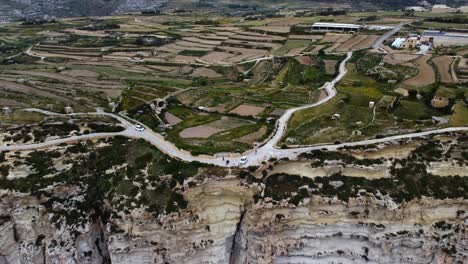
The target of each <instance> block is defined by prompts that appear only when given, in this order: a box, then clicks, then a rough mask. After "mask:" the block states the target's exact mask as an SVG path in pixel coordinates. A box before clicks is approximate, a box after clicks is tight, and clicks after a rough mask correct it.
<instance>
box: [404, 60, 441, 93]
mask: <svg viewBox="0 0 468 264" xmlns="http://www.w3.org/2000/svg"><path fill="white" fill-rule="evenodd" d="M430 58H431V55H423V56H421V57H419V58H418V59H416V60H415V61H413V62H412V63H410V64H409V65H408V66H416V67H417V68H418V74H417V75H416V76H414V77H411V78H409V79H406V80H405V81H404V82H403V83H404V84H407V85H411V86H415V87H422V86H426V85H429V84H432V83H434V82H435V81H436V76H435V73H434V70H433V69H432V66H431V65H429V64H428V63H427V61H428V60H429V59H430Z"/></svg>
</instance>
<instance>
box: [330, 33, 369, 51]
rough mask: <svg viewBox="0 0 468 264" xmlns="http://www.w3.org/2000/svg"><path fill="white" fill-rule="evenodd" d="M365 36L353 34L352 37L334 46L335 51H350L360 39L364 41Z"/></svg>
mask: <svg viewBox="0 0 468 264" xmlns="http://www.w3.org/2000/svg"><path fill="white" fill-rule="evenodd" d="M366 38H367V36H365V35H355V36H354V37H352V38H350V39H349V40H347V41H345V42H344V43H343V44H341V45H340V46H339V47H338V48H336V49H335V50H336V51H343V52H344V51H350V50H352V48H353V47H354V46H355V45H357V44H358V43H360V42H361V41H364V40H365V39H366Z"/></svg>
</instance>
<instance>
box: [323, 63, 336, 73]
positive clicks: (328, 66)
mask: <svg viewBox="0 0 468 264" xmlns="http://www.w3.org/2000/svg"><path fill="white" fill-rule="evenodd" d="M323 62H324V63H325V72H326V73H327V74H330V75H333V74H335V73H336V65H337V64H338V61H336V60H324V61H323Z"/></svg>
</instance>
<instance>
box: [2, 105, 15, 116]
mask: <svg viewBox="0 0 468 264" xmlns="http://www.w3.org/2000/svg"><path fill="white" fill-rule="evenodd" d="M2 113H3V114H4V115H9V114H11V113H13V110H11V108H10V107H8V106H5V107H3V108H2Z"/></svg>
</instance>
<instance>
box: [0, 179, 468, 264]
mask: <svg viewBox="0 0 468 264" xmlns="http://www.w3.org/2000/svg"><path fill="white" fill-rule="evenodd" d="M253 190H254V189H252V188H248V187H245V186H244V187H243V186H241V185H240V184H239V181H238V180H217V181H212V182H207V183H205V184H204V185H203V186H201V187H197V188H195V189H193V190H190V191H189V193H188V196H189V197H190V198H189V201H190V206H189V208H190V210H189V211H186V212H182V213H174V214H171V215H165V216H162V217H159V218H154V217H152V216H151V215H149V214H148V213H146V212H144V211H140V210H134V211H132V212H131V213H129V214H127V215H125V216H124V217H123V218H122V219H121V220H119V221H116V222H114V223H112V224H111V223H109V224H107V226H106V227H103V226H102V224H101V223H100V222H99V221H96V222H94V223H91V222H90V223H88V224H86V225H84V226H82V227H81V228H79V229H77V230H71V229H68V228H66V227H63V226H62V227H57V226H54V225H52V224H51V223H50V219H49V217H50V215H49V214H47V213H46V210H45V208H44V207H43V206H41V205H39V204H38V201H37V200H35V199H31V198H30V197H28V198H24V197H18V196H15V195H13V197H14V198H13V197H12V194H9V195H8V198H6V199H5V196H3V197H2V201H1V202H0V210H1V211H2V217H1V219H2V220H1V222H0V223H1V225H0V263H2V264H3V263H109V262H110V263H130V262H135V263H466V261H467V256H468V255H467V254H468V251H467V248H466V247H467V245H468V235H467V232H468V230H467V229H466V228H467V226H466V223H464V219H466V218H467V217H468V213H467V212H468V202H467V201H466V200H462V199H455V200H434V199H430V198H423V199H420V200H414V201H411V202H409V203H406V204H403V205H400V206H395V205H394V204H392V203H391V202H389V201H388V200H386V199H385V198H376V197H372V196H369V197H360V198H355V199H351V200H350V201H349V202H343V201H339V200H337V199H333V198H324V197H319V196H315V197H313V198H311V199H308V200H307V201H306V202H304V203H302V204H301V205H299V206H297V207H296V206H291V205H287V204H286V203H284V204H273V203H272V202H271V201H270V202H268V201H263V202H261V203H256V204H252V201H251V200H250V198H249V197H252V196H251V195H252V193H253ZM465 221H466V220H465Z"/></svg>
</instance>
